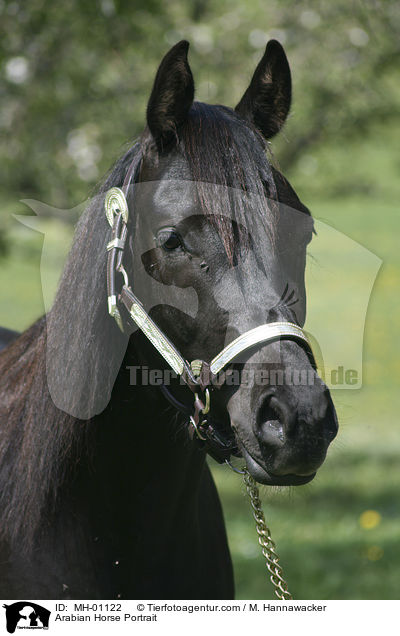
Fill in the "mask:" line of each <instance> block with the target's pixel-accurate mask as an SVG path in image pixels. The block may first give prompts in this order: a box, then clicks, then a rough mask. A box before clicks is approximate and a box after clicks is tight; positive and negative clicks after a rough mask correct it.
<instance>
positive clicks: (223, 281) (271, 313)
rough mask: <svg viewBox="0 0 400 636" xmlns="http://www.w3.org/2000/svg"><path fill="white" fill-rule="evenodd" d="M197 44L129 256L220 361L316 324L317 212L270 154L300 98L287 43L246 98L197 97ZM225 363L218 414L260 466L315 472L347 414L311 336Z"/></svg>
mask: <svg viewBox="0 0 400 636" xmlns="http://www.w3.org/2000/svg"><path fill="white" fill-rule="evenodd" d="M187 52H188V44H187V42H180V43H178V44H177V45H176V46H174V47H173V48H172V49H171V50H170V51H169V53H168V54H167V55H166V56H165V58H164V59H163V61H162V62H161V65H160V67H159V69H158V72H157V75H156V78H155V82H154V86H153V90H152V93H151V96H150V99H149V102H148V107H147V127H146V129H145V131H144V133H143V135H142V138H141V151H140V161H137V162H136V168H135V175H134V181H135V186H134V188H133V189H132V192H130V193H128V202H129V207H130V208H131V209H133V210H135V214H133V215H132V214H131V216H130V220H129V223H128V235H129V237H130V240H129V246H130V249H129V251H128V252H126V253H125V255H124V263H125V268H126V272H127V275H128V276H129V278H130V280H131V281H133V288H134V290H135V293H136V295H137V296H138V297H139V298H140V300H141V301H142V302H143V303H144V304H145V305H146V306H147V307H148V308H149V311H150V315H151V317H152V319H153V320H154V322H155V323H156V324H157V325H158V327H160V328H161V329H162V331H163V332H164V333H165V334H166V335H167V336H168V338H169V340H170V341H172V342H173V343H174V345H175V347H176V348H177V349H178V350H179V351H180V353H181V354H182V356H183V357H184V358H185V359H186V360H195V359H196V360H201V361H207V362H209V361H210V360H213V359H214V358H215V356H216V355H217V354H218V352H220V351H221V350H222V349H223V348H224V347H225V346H226V345H227V344H228V343H230V342H232V341H233V340H234V339H235V338H237V337H238V336H240V335H241V334H244V333H247V332H249V331H251V330H252V329H255V328H256V327H258V326H259V325H265V324H268V323H271V322H274V323H283V324H287V323H288V322H290V323H292V324H294V325H297V326H299V327H300V328H301V327H302V326H303V324H304V321H305V313H306V294H305V286H304V271H305V262H306V247H307V244H308V243H309V242H310V240H311V237H312V231H313V223H312V218H311V215H310V213H309V211H308V209H307V208H306V207H305V206H304V205H303V204H302V203H301V202H300V200H299V198H298V197H297V195H296V193H295V192H294V190H293V189H292V187H291V186H290V184H289V183H288V181H287V180H286V179H285V178H284V177H283V175H282V174H281V173H280V172H279V171H278V170H276V169H275V168H274V167H273V166H272V165H271V161H269V159H268V154H267V140H268V139H270V138H271V137H272V136H273V135H275V134H276V133H277V132H278V131H279V130H280V129H281V127H282V126H283V124H284V122H285V119H286V117H287V114H288V112H289V107H290V102H291V79H290V70H289V65H288V62H287V59H286V55H285V53H284V51H283V49H282V47H281V45H280V44H279V43H278V42H276V41H271V42H269V43H268V45H267V48H266V51H265V54H264V57H263V58H262V60H261V61H260V63H259V65H258V66H257V69H256V71H255V73H254V76H253V78H252V80H251V83H250V85H249V88H248V89H247V90H246V92H245V93H244V96H243V98H242V99H241V100H240V102H239V104H238V105H237V107H236V108H235V109H231V108H227V107H225V106H220V105H213V106H211V105H207V104H203V103H200V102H195V101H193V99H194V82H193V76H192V72H191V70H190V67H189V64H188V60H187ZM154 289H155V290H156V291H154ZM152 290H153V291H152ZM132 338H133V339H135V335H133V336H132ZM134 342H135V347H136V352H137V356H138V358H139V359H140V360H141V362H142V363H150V364H151V363H153V364H154V359H153V358H154V356H153V354H152V347H151V346H150V347H149V343H146V342H145V343H144V341H143V339H140V338H139V337H136V340H134ZM224 373H225V375H224V381H223V382H222V383H221V386H220V387H219V389H218V390H215V391H214V392H213V395H212V402H213V409H214V413H216V414H217V415H216V417H217V419H219V421H220V426H221V427H222V428H224V429H225V430H227V429H229V430H231V431H234V435H235V438H236V445H237V449H238V453H240V454H241V455H242V456H243V458H244V459H245V461H246V464H247V467H248V470H249V471H250V473H251V474H252V476H253V477H254V478H255V479H256V480H257V481H259V482H261V483H265V484H276V485H283V484H303V483H306V482H307V481H310V480H311V479H312V478H313V477H314V475H315V473H316V470H317V469H318V467H319V466H320V465H321V464H322V462H323V461H324V458H325V455H326V451H327V448H328V446H329V443H330V442H331V441H332V439H333V438H334V437H335V435H336V432H337V420H336V415H335V409H334V406H333V403H332V400H331V397H330V393H329V390H328V388H327V387H326V385H325V384H324V383H323V382H322V380H321V379H320V378H319V377H318V375H317V372H316V370H315V365H314V361H313V358H312V355H310V351H309V350H308V348H307V347H306V346H304V342H301V341H299V340H296V339H291V338H284V339H279V338H278V339H275V340H274V341H273V342H271V341H269V342H268V343H259V344H258V346H257V347H254V348H253V349H251V348H248V349H246V351H243V352H242V355H241V356H239V358H237V359H235V360H234V361H233V363H232V364H231V365H230V366H229V368H228V369H224ZM235 374H236V375H235ZM232 378H233V379H234V380H232ZM235 378H236V380H235ZM229 379H230V380H231V381H229ZM181 390H182V389H181V388H179V387H177V388H176V391H178V394H179V392H180V391H181Z"/></svg>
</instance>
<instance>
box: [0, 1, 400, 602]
mask: <svg viewBox="0 0 400 636" xmlns="http://www.w3.org/2000/svg"><path fill="white" fill-rule="evenodd" d="M399 33H400V4H399V3H398V2H397V0H365V1H364V2H362V1H360V0H336V1H335V2H330V1H328V0H309V1H303V0H300V1H299V2H289V1H287V0H269V1H268V2H261V1H260V0H246V2H244V0H229V1H228V0H219V1H218V2H217V1H216V0H194V1H192V2H187V3H184V2H182V1H181V0H167V1H164V2H163V1H162V0H146V2H144V1H143V0H130V1H129V2H128V0H93V1H92V2H83V1H82V0H81V1H79V0H69V1H68V2H60V1H54V0H52V1H50V0H29V2H23V1H22V0H0V65H1V66H0V96H1V104H0V161H1V166H2V168H1V172H0V184H1V185H0V290H1V293H0V324H2V325H4V326H9V327H13V328H18V329H23V328H26V327H27V326H28V325H29V324H30V323H31V322H32V321H33V320H34V319H35V318H37V317H38V316H39V315H40V314H41V313H42V312H43V297H42V289H41V276H40V269H39V266H40V255H41V249H42V243H43V234H42V233H39V232H34V231H32V229H29V228H27V227H25V226H24V225H22V224H20V223H18V222H17V221H16V220H15V218H14V217H13V214H15V213H17V214H32V213H31V211H30V210H29V207H28V206H27V205H26V204H25V203H22V202H21V200H24V199H29V200H36V201H44V202H45V203H46V204H47V206H50V207H47V206H41V208H40V216H41V219H40V221H41V224H40V225H38V226H37V229H39V230H40V232H45V233H46V238H47V239H48V245H49V246H50V249H49V251H48V257H47V260H46V263H42V275H43V268H44V269H46V272H47V281H49V282H48V284H49V285H50V288H51V289H50V292H51V293H52V292H53V291H54V289H55V288H56V285H57V279H58V275H59V269H60V262H61V260H62V259H61V255H63V254H64V253H65V251H66V249H67V246H68V244H69V241H70V240H71V236H72V232H73V224H74V222H75V221H76V218H77V216H78V211H77V210H79V209H81V207H79V208H77V207H76V206H78V204H80V203H81V202H82V201H84V200H85V199H86V198H88V197H89V196H90V194H91V192H92V191H93V188H94V186H95V185H96V183H97V182H98V181H99V179H100V178H101V177H102V175H104V174H105V173H106V171H107V170H108V169H109V167H110V166H111V165H112V163H113V161H114V160H115V159H116V158H117V157H118V156H119V155H120V154H121V153H122V152H123V151H124V150H125V149H126V147H127V143H128V142H129V141H131V140H132V139H134V138H135V137H137V136H138V135H139V134H140V132H141V130H142V129H143V125H144V121H145V108H146V102H147V98H148V95H149V92H150V90H151V86H152V82H153V78H154V74H155V71H156V69H157V66H158V63H159V61H160V59H161V57H162V56H163V54H164V53H165V52H166V50H168V48H169V47H170V46H171V45H173V44H175V43H176V42H177V41H178V40H180V39H182V38H186V39H188V40H189V41H190V43H191V48H190V63H191V66H192V69H193V72H194V76H195V81H196V96H197V99H199V100H202V101H207V102H210V103H224V104H226V105H230V106H234V105H235V104H236V103H237V101H238V100H239V99H240V97H241V95H242V93H243V91H244V90H245V88H246V87H247V84H248V82H249V79H250V77H251V74H252V72H253V71H254V68H255V65H256V63H257V62H258V61H259V59H260V57H261V56H262V53H263V50H264V48H265V44H266V42H267V41H268V39H269V38H276V39H278V40H279V41H280V42H281V43H282V44H283V45H284V47H285V49H286V51H287V54H288V57H289V61H290V65H291V69H292V76H293V85H294V99H293V107H292V111H291V115H290V118H289V120H288V122H287V125H286V126H285V128H284V131H283V132H282V134H281V135H279V137H278V138H277V139H276V140H274V141H273V145H272V148H273V153H274V155H275V157H276V160H277V162H278V163H279V165H280V166H281V169H282V171H283V172H284V173H285V175H286V176H288V177H289V179H290V180H291V182H292V184H293V185H294V187H295V189H296V190H297V192H298V194H299V195H300V197H301V198H302V199H303V201H304V202H305V203H306V204H307V205H309V207H310V208H311V210H312V211H313V214H314V215H315V216H316V217H317V218H319V219H321V220H323V221H324V222H326V223H328V224H330V225H332V226H333V227H335V228H337V229H338V230H339V231H341V232H343V233H345V234H347V235H348V236H350V237H351V238H352V239H354V240H355V241H358V242H359V243H361V244H362V245H364V246H365V247H366V248H367V249H369V250H370V251H372V252H374V253H376V254H377V255H378V256H379V257H380V258H381V259H382V260H383V266H382V268H381V270H380V273H379V276H378V279H377V281H376V284H375V287H374V290H373V294H372V297H371V301H370V305H369V309H368V315H367V321H366V326H365V339H364V374H363V375H364V385H363V388H362V389H360V390H358V391H336V392H335V395H334V400H335V403H336V405H337V407H338V411H339V418H340V422H341V433H340V436H339V438H338V441H337V442H335V444H334V446H333V448H332V450H331V452H330V454H329V456H328V459H327V461H326V463H325V465H324V467H323V468H322V469H321V471H320V475H319V476H318V477H317V479H316V480H314V482H313V483H312V484H311V485H309V486H306V487H301V488H297V489H280V490H277V491H275V490H273V489H265V491H264V499H265V503H266V510H267V517H268V519H269V520H270V521H271V526H272V529H273V534H274V535H275V538H276V539H277V543H278V548H279V553H280V554H281V555H282V562H283V564H284V566H285V570H286V572H287V575H288V579H289V581H290V587H291V588H292V590H293V593H294V595H295V597H296V598H348V599H350V598H398V595H399V576H400V575H399V565H400V556H399V542H400V531H399V509H398V492H399V486H400V476H399V463H400V462H399V457H400V438H399V434H398V431H397V420H398V413H399V411H400V409H399V407H400V404H399V398H398V385H399V376H400V351H399V345H398V341H399V339H398V337H397V327H398V324H399V318H400V310H399V303H398V289H399V282H400V266H399V259H398V252H399V248H398V244H399V238H398V237H399V232H400V221H399V205H398V199H399V194H400V187H399V179H398V174H399V168H400V157H399V147H400V126H399V121H400V118H399V114H400V113H399V104H400V82H399V58H400V56H399V52H400V38H399ZM32 207H33V208H34V206H32ZM65 210H67V211H68V212H64V211H65ZM47 217H48V218H47ZM316 240H317V239H316ZM310 249H311V250H312V248H310ZM337 257H338V260H340V259H341V258H344V255H342V254H340V253H338V255H337ZM346 258H347V256H346ZM348 276H349V277H354V276H356V277H357V281H355V282H356V283H357V284H360V285H363V284H365V281H364V280H363V277H362V272H360V271H359V270H357V272H356V273H355V272H353V271H352V266H351V262H349V264H348ZM51 293H50V295H51ZM321 293H323V295H324V296H323V297H324V305H325V307H326V309H325V310H323V309H320V312H321V315H320V320H321V321H323V320H325V319H326V317H327V316H328V314H329V315H331V313H332V311H336V312H337V320H338V323H340V308H337V307H336V308H332V306H331V304H330V302H329V289H326V290H322V292H321ZM324 311H325V313H324ZM346 327H348V325H343V329H346ZM213 470H214V473H215V476H216V479H217V482H218V486H219V489H220V493H221V496H222V499H223V504H224V509H225V513H226V517H227V527H228V533H229V538H230V543H231V547H232V552H233V558H234V565H235V573H236V581H237V594H238V596H239V597H241V598H272V593H271V589H270V586H269V585H268V582H267V581H266V577H265V574H264V569H263V563H262V558H261V555H260V554H259V551H258V546H257V542H256V537H255V533H254V529H253V525H252V519H251V515H250V511H249V508H248V506H247V502H246V500H245V497H244V491H243V487H242V486H241V485H240V479H239V478H238V477H237V476H236V475H234V474H233V473H230V472H227V470H225V469H222V468H219V467H215V466H213Z"/></svg>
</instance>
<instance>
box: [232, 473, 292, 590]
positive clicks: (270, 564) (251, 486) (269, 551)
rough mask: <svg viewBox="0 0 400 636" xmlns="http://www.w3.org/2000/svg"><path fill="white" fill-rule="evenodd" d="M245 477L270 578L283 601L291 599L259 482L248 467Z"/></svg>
mask: <svg viewBox="0 0 400 636" xmlns="http://www.w3.org/2000/svg"><path fill="white" fill-rule="evenodd" d="M243 479H244V483H245V485H246V490H247V493H248V495H249V497H250V502H251V507H252V508H253V516H254V519H255V522H256V530H257V534H258V542H259V544H260V546H261V548H262V553H263V555H264V557H265V560H266V566H267V568H268V570H269V572H270V573H271V576H270V580H271V583H272V585H273V586H274V590H275V594H276V595H277V597H278V598H279V599H280V600H281V601H290V600H292V598H293V597H292V595H291V594H290V593H289V592H288V589H287V583H286V581H285V579H284V578H283V571H282V568H281V566H280V565H279V558H278V555H277V554H276V552H275V543H274V542H273V541H272V539H271V531H270V529H269V528H268V526H267V524H266V523H265V517H264V513H263V510H262V507H261V501H260V494H259V491H258V487H257V484H256V482H255V481H254V479H253V477H252V476H251V475H250V473H249V472H248V470H247V469H245V470H244V471H243Z"/></svg>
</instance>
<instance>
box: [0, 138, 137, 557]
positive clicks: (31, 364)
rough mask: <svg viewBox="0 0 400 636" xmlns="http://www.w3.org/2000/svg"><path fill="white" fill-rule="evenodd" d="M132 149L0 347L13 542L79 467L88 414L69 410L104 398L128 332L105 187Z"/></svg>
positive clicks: (7, 508)
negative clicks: (46, 300)
mask: <svg viewBox="0 0 400 636" xmlns="http://www.w3.org/2000/svg"><path fill="white" fill-rule="evenodd" d="M139 154H140V144H138V143H136V144H135V145H134V146H133V147H132V148H131V149H130V150H129V151H128V152H127V153H126V154H125V155H124V156H123V157H122V158H121V159H120V160H118V161H117V162H116V164H115V165H114V168H113V169H112V170H111V171H110V173H109V174H108V176H107V177H106V178H105V180H104V181H103V182H102V183H101V184H100V186H99V187H98V191H97V195H96V196H95V197H94V198H93V199H92V201H91V203H90V204H89V205H88V207H87V208H86V210H85V212H84V213H83V215H82V217H81V219H80V220H79V222H78V225H77V228H76V232H75V237H74V242H73V246H72V249H71V251H70V254H69V256H68V260H67V263H66V265H65V268H64V272H63V275H62V278H61V281H60V285H59V288H58V292H57V295H56V299H55V302H54V305H53V307H52V309H51V311H50V312H49V313H48V314H47V316H44V317H42V318H40V319H39V320H38V321H37V322H36V323H35V324H34V325H33V326H32V327H30V328H29V329H28V330H27V331H25V332H24V333H23V334H22V335H21V336H20V337H19V338H17V339H16V340H15V341H14V342H13V343H11V344H10V345H9V346H8V347H7V348H6V349H4V350H3V351H2V352H1V353H0V396H1V399H0V422H1V428H0V510H1V516H2V525H1V528H0V538H3V539H6V540H7V541H9V542H10V543H11V544H15V545H18V547H19V548H20V547H22V546H24V547H25V548H26V549H28V548H29V547H30V546H31V545H32V543H33V541H34V538H35V534H36V531H37V529H38V526H39V523H40V520H41V518H42V514H43V512H44V510H45V509H46V508H47V507H48V506H51V505H54V504H55V502H56V497H57V493H58V491H59V488H60V486H61V485H62V484H63V483H64V482H65V480H66V479H67V478H68V477H69V476H70V475H71V471H73V470H74V467H76V461H74V460H73V457H74V456H75V457H76V458H79V457H81V455H82V453H84V452H85V449H86V448H87V439H88V435H89V434H90V429H91V426H90V424H91V420H90V419H88V420H87V421H82V420H84V419H85V417H81V418H78V417H76V416H75V414H74V412H79V411H80V412H81V413H82V415H83V416H84V415H85V412H86V413H87V414H88V415H90V414H91V413H92V414H93V409H92V406H93V401H95V396H98V395H99V393H102V392H104V391H106V392H108V393H107V394H106V397H105V399H106V402H105V403H104V404H103V408H104V407H105V406H106V403H107V401H108V399H109V397H110V393H111V390H112V385H113V383H114V380H115V377H116V374H117V372H118V369H119V367H120V364H121V361H122V358H123V352H124V350H125V347H126V342H125V341H124V338H123V336H122V334H121V333H120V332H119V330H118V328H117V327H116V325H115V324H114V321H112V320H110V318H109V316H108V313H107V309H106V307H107V302H106V298H107V295H106V288H105V280H106V279H105V276H106V273H105V266H106V263H105V254H106V252H105V248H106V244H107V241H108V240H109V238H108V235H109V226H108V224H107V222H106V220H105V215H104V196H103V195H104V193H105V192H106V191H107V190H108V189H109V188H110V187H111V186H121V185H122V182H123V179H124V177H125V173H126V171H127V169H128V167H129V165H130V164H131V162H132V161H133V160H134V159H135V157H137V156H139ZM49 340H50V342H49ZM121 352H122V353H121ZM52 354H54V355H55V358H56V360H57V362H58V363H60V361H61V362H62V364H59V365H58V368H57V365H52V364H51V356H52ZM83 367H84V368H85V371H84V369H83ZM90 383H92V386H90ZM49 387H50V388H49ZM63 389H65V391H66V393H67V396H68V398H69V399H73V394H74V390H75V389H76V390H77V397H76V400H77V402H76V403H71V404H69V405H67V404H66V405H65V406H66V408H65V409H63V408H62V407H63V406H64V404H63V399H62V392H63ZM54 394H55V395H54ZM54 397H56V402H57V399H58V398H59V401H60V402H61V404H60V403H59V404H58V405H57V406H56V404H55V403H54V399H53V398H54ZM79 400H80V401H81V402H82V404H79V403H78V402H79ZM67 406H68V407H69V408H67ZM59 407H61V408H59ZM71 456H72V459H71Z"/></svg>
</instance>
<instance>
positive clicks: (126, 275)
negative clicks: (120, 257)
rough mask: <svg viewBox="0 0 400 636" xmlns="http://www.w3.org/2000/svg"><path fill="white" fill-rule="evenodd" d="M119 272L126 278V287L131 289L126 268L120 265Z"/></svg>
mask: <svg viewBox="0 0 400 636" xmlns="http://www.w3.org/2000/svg"><path fill="white" fill-rule="evenodd" d="M118 271H119V272H120V273H121V274H122V276H123V277H124V282H125V285H126V286H127V287H129V279H128V274H127V273H126V271H125V267H124V266H123V265H120V266H119V267H118Z"/></svg>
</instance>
